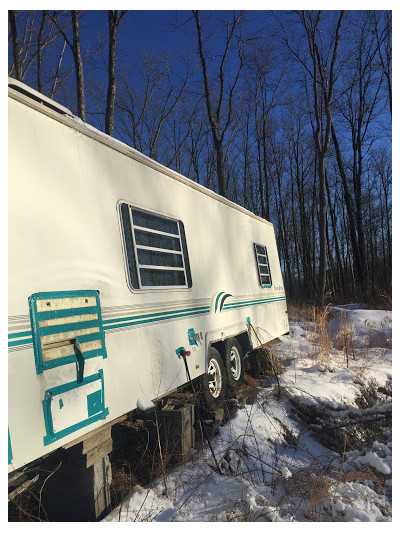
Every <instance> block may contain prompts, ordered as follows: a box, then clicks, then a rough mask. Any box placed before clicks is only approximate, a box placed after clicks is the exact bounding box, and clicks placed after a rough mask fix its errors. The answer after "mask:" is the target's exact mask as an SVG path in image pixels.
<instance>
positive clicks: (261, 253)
mask: <svg viewBox="0 0 400 533" xmlns="http://www.w3.org/2000/svg"><path fill="white" fill-rule="evenodd" d="M254 252H255V254H256V262H257V268H258V277H259V280H260V284H261V286H262V287H271V285H272V278H271V270H270V268H269V261H268V254H267V248H266V246H262V245H260V244H254Z"/></svg>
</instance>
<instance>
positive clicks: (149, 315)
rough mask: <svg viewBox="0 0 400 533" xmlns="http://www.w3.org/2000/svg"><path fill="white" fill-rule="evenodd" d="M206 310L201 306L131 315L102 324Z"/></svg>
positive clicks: (207, 308) (111, 319) (205, 307)
mask: <svg viewBox="0 0 400 533" xmlns="http://www.w3.org/2000/svg"><path fill="white" fill-rule="evenodd" d="M208 310H209V307H208V305H207V306H203V307H190V308H188V309H177V310H175V311H163V312H159V313H149V314H147V315H132V316H127V317H122V318H109V319H107V320H103V324H114V323H115V322H126V321H130V320H139V319H143V318H155V317H158V316H166V315H176V314H180V313H187V312H192V311H195V312H204V311H208Z"/></svg>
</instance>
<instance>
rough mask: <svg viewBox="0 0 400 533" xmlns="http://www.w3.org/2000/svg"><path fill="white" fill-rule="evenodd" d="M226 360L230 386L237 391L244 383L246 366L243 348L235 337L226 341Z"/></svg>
mask: <svg viewBox="0 0 400 533" xmlns="http://www.w3.org/2000/svg"><path fill="white" fill-rule="evenodd" d="M224 362H225V369H226V380H227V384H228V388H229V389H230V390H231V391H236V390H238V389H239V387H240V386H241V384H242V383H243V376H244V367H243V350H242V347H241V346H240V344H239V341H238V340H237V339H236V338H235V337H232V338H231V339H227V340H226V341H225V350H224Z"/></svg>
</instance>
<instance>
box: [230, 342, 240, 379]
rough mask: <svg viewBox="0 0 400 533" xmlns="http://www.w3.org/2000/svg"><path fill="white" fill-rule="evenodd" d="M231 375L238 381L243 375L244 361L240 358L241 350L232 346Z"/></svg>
mask: <svg viewBox="0 0 400 533" xmlns="http://www.w3.org/2000/svg"><path fill="white" fill-rule="evenodd" d="M229 359H230V367H231V373H232V377H233V379H234V380H236V381H237V380H238V379H239V378H240V375H241V373H242V361H241V358H240V353H239V350H238V349H237V348H236V347H235V346H232V348H231V353H230V354H229Z"/></svg>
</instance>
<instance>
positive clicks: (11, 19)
mask: <svg viewBox="0 0 400 533" xmlns="http://www.w3.org/2000/svg"><path fill="white" fill-rule="evenodd" d="M8 20H9V22H10V29H11V39H12V47H13V64H14V70H15V77H16V79H17V80H18V81H22V79H23V78H22V68H21V61H20V57H19V53H20V50H19V44H18V36H17V26H16V24H15V11H12V10H10V11H9V12H8Z"/></svg>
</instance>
